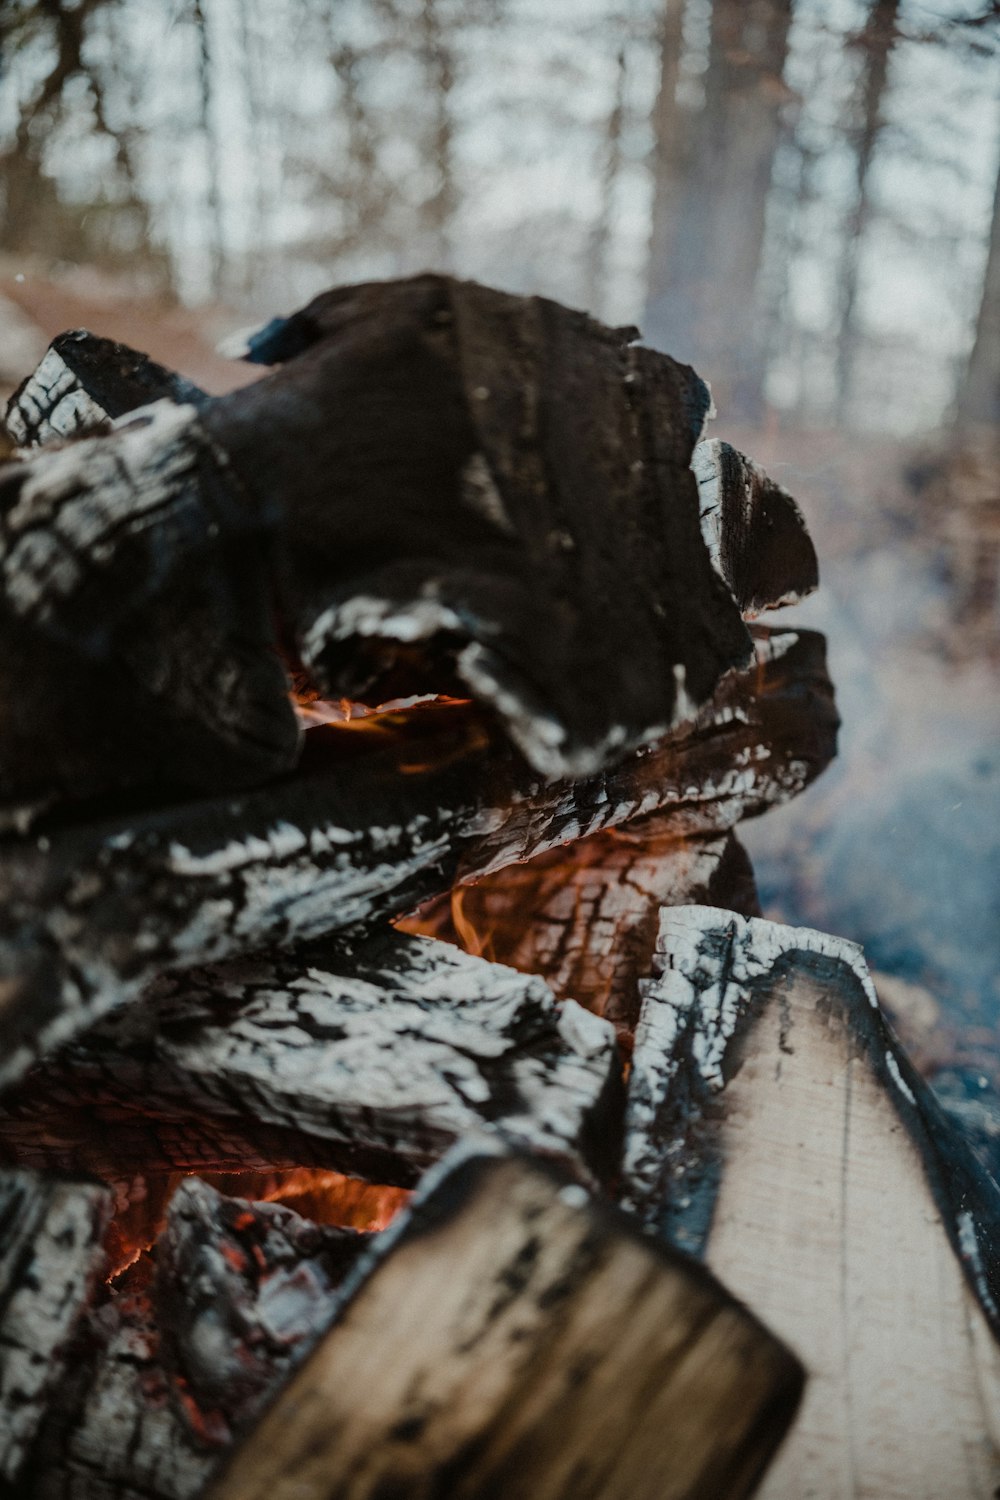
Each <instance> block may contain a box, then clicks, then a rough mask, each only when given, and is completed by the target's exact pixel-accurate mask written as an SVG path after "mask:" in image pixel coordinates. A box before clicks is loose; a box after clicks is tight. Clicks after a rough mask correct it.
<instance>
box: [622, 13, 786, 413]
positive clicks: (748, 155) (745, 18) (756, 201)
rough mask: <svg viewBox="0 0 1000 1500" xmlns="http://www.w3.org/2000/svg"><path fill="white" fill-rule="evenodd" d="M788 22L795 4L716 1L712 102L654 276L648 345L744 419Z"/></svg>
mask: <svg viewBox="0 0 1000 1500" xmlns="http://www.w3.org/2000/svg"><path fill="white" fill-rule="evenodd" d="M791 14H792V5H791V0H754V3H753V4H745V3H744V0H714V3H713V5H712V18H711V34H710V41H709V58H708V68H707V71H706V73H705V81H704V90H705V93H704V101H703V103H702V104H701V105H700V107H698V108H697V110H696V111H695V112H694V113H693V114H692V115H691V116H690V117H689V119H688V121H687V131H688V133H689V140H688V143H687V144H686V145H685V146H684V147H683V148H682V149H683V166H682V169H681V173H680V181H679V183H678V184H677V185H676V186H675V187H673V188H672V189H671V191H670V194H669V201H670V203H671V207H672V212H673V215H674V219H675V227H674V229H673V232H672V233H671V235H670V236H669V242H668V244H667V246H666V247H665V248H666V249H667V253H668V258H667V259H666V260H664V261H663V262H659V263H651V264H650V267H649V273H648V284H647V299H646V314H645V319H644V326H645V328H646V332H647V335H648V336H649V337H650V338H651V339H652V340H654V341H655V342H656V343H658V344H660V345H662V346H664V347H666V348H669V349H671V350H672V351H673V352H674V353H675V354H676V355H677V357H678V358H681V359H687V360H691V361H692V362H693V363H694V364H696V365H698V367H699V368H700V369H703V370H704V372H705V375H706V377H707V378H708V380H709V381H710V382H711V385H712V389H713V391H714V393H715V397H716V401H717V403H718V405H719V407H720V410H722V411H724V412H726V413H727V414H731V415H735V416H739V417H741V418H751V419H754V418H757V417H759V416H760V414H761V409H762V404H763V380H764V374H765V370H764V365H763V340H762V337H761V330H760V328H759V325H758V318H757V309H756V291H757V280H758V273H759V269H760V261H761V253H762V249H763V244H764V226H765V213H766V208H767V199H768V190H769V187H770V182H771V172H772V168H773V164H774V156H775V152H776V150H777V146H778V142H779V139H780V134H781V109H782V106H783V104H784V103H785V102H786V100H787V98H788V97H789V96H788V93H787V90H786V89H785V86H784V84H783V82H782V74H783V72H784V66H785V56H786V53H787V48H788V31H789V26H790V22H791ZM665 149H666V153H667V157H668V160H669V157H670V155H671V147H670V146H669V145H667V146H666V148H665ZM668 171H669V168H668ZM656 244H657V238H656V236H655V235H654V245H656ZM659 244H660V246H661V247H662V245H663V242H662V239H660V241H659Z"/></svg>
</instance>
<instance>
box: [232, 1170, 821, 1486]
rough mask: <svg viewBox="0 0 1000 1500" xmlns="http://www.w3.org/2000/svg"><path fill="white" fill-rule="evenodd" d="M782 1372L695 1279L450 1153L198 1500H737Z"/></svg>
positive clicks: (556, 1196) (775, 1354) (538, 1189)
mask: <svg viewBox="0 0 1000 1500" xmlns="http://www.w3.org/2000/svg"><path fill="white" fill-rule="evenodd" d="M801 1381H802V1372H801V1369H800V1367H799V1365H798V1362H797V1361H796V1359H795V1358H794V1357H793V1356H792V1355H791V1354H790V1353H789V1352H788V1351H787V1350H786V1349H785V1348H784V1347H783V1346H782V1345H781V1344H779V1343H778V1342H777V1341H776V1340H775V1339H774V1338H772V1336H771V1335H770V1334H769V1333H768V1332H767V1331H766V1330H765V1329H764V1328H763V1327H762V1326H761V1325H760V1324H759V1323H758V1322H757V1321H756V1319H755V1318H754V1317H753V1316H752V1315H751V1314H749V1313H748V1312H747V1311H746V1310H745V1309H744V1308H743V1307H741V1306H740V1305H739V1304H738V1303H736V1302H735V1301H733V1300H732V1299H731V1298H730V1297H729V1295H728V1293H727V1292H726V1291H725V1290H724V1289H723V1288H722V1287H721V1286H720V1285H719V1284H718V1283H717V1282H715V1281H714V1280H713V1279H712V1278H711V1277H709V1276H708V1275H707V1274H706V1273H705V1272H704V1271H703V1270H702V1268H700V1267H698V1266H696V1265H694V1264H692V1263H691V1262H690V1261H688V1260H686V1259H685V1258H682V1257H680V1256H677V1255H675V1254H673V1253H671V1252H669V1251H668V1250H666V1249H665V1248H664V1247H662V1246H659V1245H657V1244H656V1243H655V1242H654V1241H652V1240H650V1239H648V1238H645V1237H643V1236H641V1235H639V1234H637V1233H636V1232H635V1230H634V1229H633V1228H632V1226H631V1225H630V1224H629V1223H628V1222H627V1221H626V1220H625V1219H624V1218H623V1217H622V1216H620V1215H618V1214H616V1213H615V1211H614V1210H613V1209H611V1208H610V1207H609V1206H607V1205H606V1204H603V1203H600V1202H597V1201H595V1200H588V1198H587V1196H586V1194H585V1193H584V1192H583V1190H582V1189H581V1188H580V1187H578V1186H576V1185H575V1184H574V1185H570V1184H568V1183H565V1184H564V1183H563V1182H562V1181H561V1180H560V1179H559V1178H558V1177H556V1176H554V1175H550V1174H549V1173H548V1172H546V1171H544V1170H542V1169H541V1168H540V1167H539V1166H538V1165H537V1164H535V1163H533V1162H529V1161H528V1160H527V1159H523V1158H516V1157H515V1158H509V1157H508V1158H504V1157H502V1156H492V1157H491V1156H487V1155H481V1154H480V1155H476V1154H469V1153H459V1154H458V1156H457V1158H454V1159H450V1160H449V1161H447V1162H446V1163H443V1164H442V1166H441V1167H439V1168H437V1169H435V1171H434V1172H433V1173H432V1174H431V1178H430V1180H429V1182H428V1184H427V1185H426V1187H424V1188H422V1189H421V1193H420V1195H419V1196H418V1199H417V1200H415V1203H414V1207H413V1208H412V1209H411V1210H410V1211H409V1213H406V1214H404V1215H402V1216H401V1217H400V1219H399V1220H397V1221H396V1223H395V1224H394V1225H393V1226H392V1227H390V1229H388V1230H387V1231H386V1232H385V1234H384V1235H382V1236H380V1243H379V1246H378V1250H377V1259H376V1261H375V1264H374V1266H373V1268H372V1269H371V1270H370V1272H369V1274H368V1275H367V1276H363V1277H361V1278H360V1279H359V1280H358V1281H356V1282H355V1284H354V1287H353V1289H352V1290H349V1291H348V1295H347V1301H346V1305H345V1306H344V1308H343V1310H342V1312H340V1315H339V1318H338V1319H337V1320H336V1321H334V1322H333V1324H332V1327H330V1329H329V1331H328V1332H327V1333H325V1334H324V1335H323V1336H322V1337H321V1338H320V1340H319V1342H318V1345H317V1347H316V1348H315V1349H314V1351H313V1352H312V1354H311V1355H310V1357H309V1358H308V1359H307V1361H306V1362H305V1363H304V1364H303V1365H302V1366H301V1368H300V1369H299V1370H298V1371H297V1373H296V1374H295V1375H293V1377H292V1379H291V1381H290V1383H289V1384H288V1385H287V1387H286V1388H285V1390H284V1391H283V1392H282V1393H281V1394H280V1395H279V1396H278V1397H277V1399H276V1400H275V1401H274V1403H273V1405H271V1407H270V1409H269V1410H268V1411H267V1412H266V1414H265V1415H264V1417H263V1418H262V1419H261V1420H259V1421H258V1422H257V1423H256V1424H255V1425H254V1426H253V1427H252V1428H251V1429H250V1431H249V1432H248V1433H247V1434H246V1435H245V1436H244V1438H243V1441H242V1443H239V1444H238V1445H237V1447H236V1449H235V1452H234V1455H233V1457H232V1458H231V1459H230V1460H229V1461H228V1464H227V1466H226V1467H225V1468H224V1469H223V1471H222V1473H221V1475H220V1477H219V1478H218V1479H217V1480H216V1482H215V1483H214V1484H211V1485H210V1486H209V1488H208V1491H207V1497H208V1500H237V1497H238V1500H261V1497H264V1496H267V1497H268V1500H291V1497H292V1496H295V1500H320V1497H322V1500H347V1497H348V1496H350V1497H351V1500H368V1497H372V1500H374V1497H375V1496H380V1497H381V1496H387V1495H403V1494H424V1495H434V1496H437V1497H439V1500H458V1497H463V1500H465V1497H472V1496H478V1495H503V1496H504V1497H505V1500H529V1497H530V1500H605V1497H607V1500H611V1497H612V1496H614V1497H619V1496H626V1495H627V1496H630V1497H633V1500H695V1497H696V1496H697V1497H704V1496H708V1495H711V1496H712V1497H713V1500H736V1497H740V1496H744V1495H748V1494H749V1493H750V1492H751V1490H752V1489H753V1487H754V1484H755V1482H756V1481H757V1479H758V1477H759V1475H760V1473H761V1471H762V1470H763V1468H764V1467H765V1466H766V1464H767V1462H768V1460H769V1459H770V1457H771V1454H772V1453H773V1451H774V1448H775V1447H776V1445H777V1443H778V1442H779V1441H780V1438H781V1436H782V1433H783V1432H784V1430H785V1429H786V1427H787V1425H788V1423H789V1421H790V1420H791V1417H792V1414H793V1412H794V1409H795V1405H796V1402H797V1399H798V1395H799V1390H800V1387H801Z"/></svg>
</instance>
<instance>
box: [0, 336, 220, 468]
mask: <svg viewBox="0 0 1000 1500" xmlns="http://www.w3.org/2000/svg"><path fill="white" fill-rule="evenodd" d="M207 399H208V398H207V397H206V395H205V393H204V391H201V390H199V388H198V387H197V386H196V385H194V384H193V383H192V382H191V381H190V380H185V378H184V376H183V375H176V374H174V372H173V371H172V370H165V369H164V368H163V366H162V365H158V364H157V363H156V361H155V360H152V359H150V358H149V356H148V355H147V354H140V353H139V352H138V351H137V350H136V349H130V348H129V347H128V345H127V344H118V343H116V342H115V341H114V340H113V339H103V338H98V337H97V335H96V334H93V333H88V332H87V331H86V329H84V328H76V329H73V330H72V331H71V332H68V333H61V334H59V336H58V337H57V338H54V339H53V340H52V343H51V344H50V345H49V347H48V349H47V350H46V352H45V354H44V356H43V357H42V361H41V364H40V365H39V366H38V368H37V370H35V371H33V372H32V374H30V375H29V376H28V377H27V379H26V380H23V381H22V382H21V384H20V385H19V386H18V388H17V390H16V391H15V392H14V394H13V396H11V398H10V401H9V402H8V403H7V410H6V413H5V416H4V426H5V427H6V429H7V433H8V435H9V437H10V438H11V440H12V441H13V443H14V444H15V446H17V447H19V448H38V447H41V446H42V445H43V444H45V443H49V442H58V441H60V440H64V439H66V438H71V437H77V436H78V435H79V434H80V433H82V432H90V431H92V430H93V429H95V428H101V427H103V426H104V425H105V424H106V423H107V422H108V421H113V420H114V419H115V418H116V417H123V416H125V414H126V413H127V412H130V411H135V410H136V408H137V407H140V406H147V405H149V403H150V402H153V401H163V400H167V401H175V402H178V403H179V404H181V405H194V406H199V405H201V403H202V402H204V401H205V400H207Z"/></svg>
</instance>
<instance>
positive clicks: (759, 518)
mask: <svg viewBox="0 0 1000 1500" xmlns="http://www.w3.org/2000/svg"><path fill="white" fill-rule="evenodd" d="M691 466H692V468H693V469H694V473H695V477H696V479H697V481H698V495H699V503H700V507H701V528H702V534H703V536H704V538H705V543H706V545H707V547H708V550H709V553H710V554H711V557H712V560H713V562H714V563H715V565H716V567H717V568H718V570H719V572H720V573H721V574H722V576H723V578H724V579H725V580H726V582H727V584H728V585H729V587H730V589H731V590H732V593H733V597H734V598H735V600H736V602H737V604H738V605H739V607H740V609H741V610H743V612H744V614H746V615H750V616H752V615H756V614H759V613H760V611H761V610H764V609H777V608H779V607H780V606H781V605H783V604H796V603H797V602H798V601H799V600H800V599H802V598H804V596H805V595H806V594H811V593H812V591H813V589H815V588H816V587H817V585H818V584H819V564H818V563H817V561H816V551H815V548H814V547H813V544H812V540H811V538H810V536H809V533H808V531H807V530H806V523H805V521H804V520H803V517H802V512H801V511H800V510H799V507H798V505H797V504H796V503H795V501H794V500H793V499H792V497H791V495H790V494H789V493H788V491H787V490H784V489H782V488H781V486H780V485H779V484H775V482H774V480H773V479H769V478H768V476H767V475H766V474H765V473H764V471H763V470H762V469H761V468H759V467H758V465H757V464H755V463H754V461H753V459H750V458H745V457H744V455H743V454H742V453H739V452H737V450H736V449H735V448H732V447H730V445H729V443H721V442H718V441H716V440H714V439H713V440H712V441H711V442H705V443H699V444H698V445H697V447H696V448H695V450H694V455H693V458H692V461H691Z"/></svg>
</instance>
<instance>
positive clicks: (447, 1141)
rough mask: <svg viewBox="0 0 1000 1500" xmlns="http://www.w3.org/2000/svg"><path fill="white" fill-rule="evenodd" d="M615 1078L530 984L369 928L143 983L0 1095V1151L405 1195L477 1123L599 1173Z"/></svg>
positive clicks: (616, 1117) (606, 1168) (571, 1017)
mask: <svg viewBox="0 0 1000 1500" xmlns="http://www.w3.org/2000/svg"><path fill="white" fill-rule="evenodd" d="M620 1073H621V1064H620V1059H619V1056H618V1050H617V1047H616V1045H615V1040H614V1033H613V1031H612V1028H611V1027H610V1026H609V1025H607V1023H605V1022H603V1021H601V1020H600V1019H599V1018H598V1017H596V1016H592V1015H590V1014H589V1013H588V1012H587V1011H584V1010H582V1009H581V1008H580V1007H579V1006H578V1005H576V1004H574V1003H573V1002H572V1001H570V1002H567V1003H566V1004H565V1005H564V1006H562V1007H560V1006H557V1005H556V1003H555V1001H554V999H553V996H552V993H551V991H550V990H549V989H548V987H547V986H546V985H545V984H544V983H543V981H542V980H541V979H538V978H533V977H525V976H524V975H521V974H518V973H516V972H515V971H514V970H513V969H508V968H502V967H501V966H500V965H499V964H489V963H486V962H485V960H483V959H480V958H471V957H470V956H469V955H468V954H465V953H460V952H459V951H458V950H457V949H455V948H453V947H451V946H450V945H449V944H446V943H439V942H435V941H434V940H433V939H430V938H421V937H408V936H404V935H403V934H401V933H395V932H389V933H386V934H383V935H380V936H379V937H377V938H375V939H372V940H370V941H369V942H368V943H366V944H364V945H362V946H361V947H360V948H359V949H358V950H357V951H354V952H352V951H351V949H350V948H349V947H342V948H340V949H339V950H338V949H337V948H334V947H333V946H332V945H327V946H326V948H325V949H324V948H313V949H312V950H303V951H300V952H296V953H292V954H289V955H287V956H286V957H285V958H282V957H281V956H280V955H279V956H277V957H269V958H259V959H247V960H244V961H243V962H241V963H237V964H231V965H229V966H227V967H224V968H219V969H215V970H203V971H198V972H195V973H188V974H184V975H179V976H176V977H175V978H168V979H164V980H161V981H160V982H159V983H158V984H156V985H154V986H153V987H152V989H151V990H150V991H148V992H147V993H146V994H145V995H143V997H142V999H141V1001H140V1002H139V1003H138V1004H136V1005H134V1006H131V1007H127V1008H126V1009H125V1010H124V1011H119V1012H117V1013H116V1014H115V1015H113V1016H111V1017H109V1018H108V1019H107V1020H106V1021H105V1022H104V1023H103V1024H102V1025H99V1026H97V1027H95V1028H94V1030H93V1031H92V1032H90V1033H89V1034H88V1035H87V1036H85V1037H83V1038H81V1039H80V1041H78V1042H76V1043H75V1044H73V1045H72V1046H70V1047H69V1048H66V1049H65V1050H64V1051H63V1053H61V1054H60V1055H58V1056H57V1057H56V1058H54V1059H53V1061H52V1063H51V1066H50V1067H48V1068H45V1067H42V1068H39V1069H36V1070H35V1071H34V1072H32V1073H31V1074H30V1075H29V1076H28V1078H27V1079H25V1081H24V1083H23V1084H22V1085H21V1087H20V1088H19V1089H18V1090H17V1091H16V1092H15V1093H14V1094H13V1095H10V1094H8V1095H7V1096H5V1098H4V1099H3V1101H2V1102H0V1152H2V1153H4V1154H6V1153H7V1152H10V1153H12V1154H13V1155H14V1156H15V1157H16V1159H17V1160H21V1161H23V1160H27V1159H36V1158H37V1159H41V1160H46V1161H47V1162H48V1164H49V1165H52V1164H54V1162H61V1161H65V1160H66V1159H67V1158H68V1159H71V1160H76V1161H86V1162H87V1163H88V1165H89V1166H91V1167H92V1168H94V1169H95V1170H97V1171H99V1172H102V1173H118V1174H121V1175H127V1174H129V1173H131V1172H142V1173H148V1172H153V1171H163V1170H164V1169H165V1168H187V1169H195V1168H197V1169H199V1170H201V1169H206V1168H207V1169H211V1170H216V1171H220V1170H226V1169H230V1170H233V1169H238V1168H239V1167H240V1166H241V1165H242V1166H244V1167H248V1166H251V1165H253V1166H257V1167H259V1166H261V1165H263V1166H283V1165H286V1164H287V1165H297V1164H300V1163H306V1162H308V1163H313V1164H316V1165H319V1166H323V1167H328V1168H333V1169H334V1170H337V1171H341V1172H349V1173H351V1174H352V1175H353V1176H363V1177H368V1178H369V1179H371V1180H374V1181H376V1182H380V1183H392V1184H398V1185H402V1186H410V1185H411V1184H412V1183H414V1182H416V1180H417V1179H418V1177H419V1176H420V1174H421V1173H422V1172H423V1170H424V1169H425V1168H426V1167H427V1166H429V1165H430V1164H431V1163H432V1162H434V1161H436V1160H438V1159H439V1158H440V1157H441V1156H442V1155H443V1154H444V1153H445V1151H447V1149H448V1148H449V1147H450V1146H451V1145H452V1144H453V1143H454V1142H455V1141H456V1140H460V1139H462V1138H463V1137H464V1136H466V1135H468V1134H470V1133H476V1132H480V1131H483V1130H488V1131H496V1132H498V1133H499V1134H500V1135H502V1136H503V1137H505V1138H506V1139H509V1140H511V1141H513V1142H514V1143H516V1144H517V1145H518V1146H520V1147H521V1148H522V1149H525V1150H529V1151H533V1152H535V1153H537V1154H539V1155H542V1156H549V1157H553V1158H555V1159H557V1160H559V1161H561V1162H563V1163H564V1164H565V1165H567V1166H568V1167H570V1168H571V1169H572V1170H573V1171H574V1172H577V1173H579V1174H581V1175H583V1176H584V1177H585V1178H586V1179H587V1180H589V1181H592V1180H594V1178H595V1177H600V1176H604V1175H607V1174H608V1173H609V1172H610V1170H611V1169H612V1168H613V1167H614V1166H616V1165H617V1156H618V1149H619V1145H620V1118H621V1108H622V1103H623V1100H622V1095H621V1083H620ZM67 1109H68V1110H69V1112H70V1117H69V1119H68V1120H67V1119H65V1118H64V1112H65V1111H66V1110H67ZM116 1123H117V1124H118V1125H120V1126H121V1127H123V1128H122V1129H120V1130H119V1129H116V1128H115V1127H116ZM133 1126H134V1129H133ZM67 1127H68V1128H67ZM213 1149H214V1151H215V1153H216V1154H215V1155H214V1156H213V1155H212V1152H213Z"/></svg>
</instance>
